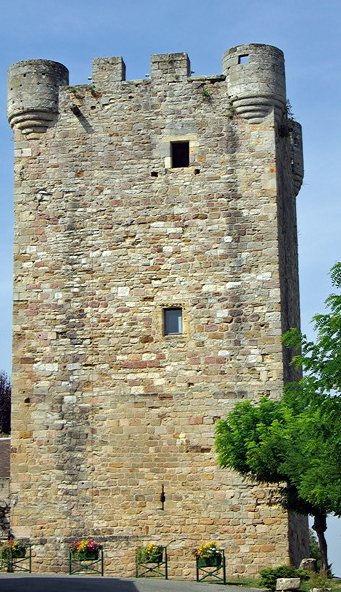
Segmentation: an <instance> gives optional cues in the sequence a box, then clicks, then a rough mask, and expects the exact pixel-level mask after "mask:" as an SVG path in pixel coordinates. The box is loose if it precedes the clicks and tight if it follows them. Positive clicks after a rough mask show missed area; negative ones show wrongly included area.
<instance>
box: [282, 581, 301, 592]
mask: <svg viewBox="0 0 341 592" xmlns="http://www.w3.org/2000/svg"><path fill="white" fill-rule="evenodd" d="M300 585H301V578H278V579H277V580H276V590H299V587H300Z"/></svg>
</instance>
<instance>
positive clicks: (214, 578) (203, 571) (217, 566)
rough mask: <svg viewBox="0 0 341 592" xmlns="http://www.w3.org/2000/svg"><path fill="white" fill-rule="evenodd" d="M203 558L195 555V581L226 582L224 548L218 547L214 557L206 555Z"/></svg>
mask: <svg viewBox="0 0 341 592" xmlns="http://www.w3.org/2000/svg"><path fill="white" fill-rule="evenodd" d="M205 559H206V560H205ZM205 559H199V558H198V557H197V561H196V563H197V565H196V571H197V582H203V581H207V582H222V583H223V584H226V564H225V553H224V550H223V549H218V554H217V556H216V558H215V559H214V557H207V558H205Z"/></svg>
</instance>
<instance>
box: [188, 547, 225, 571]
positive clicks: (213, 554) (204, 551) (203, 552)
mask: <svg viewBox="0 0 341 592" xmlns="http://www.w3.org/2000/svg"><path fill="white" fill-rule="evenodd" d="M194 555H195V557H196V560H197V566H198V567H219V565H221V561H222V555H221V551H220V550H219V549H218V547H217V544H216V543H215V542H214V541H210V542H209V543H203V544H202V545H200V547H198V548H197V549H195V550H194Z"/></svg>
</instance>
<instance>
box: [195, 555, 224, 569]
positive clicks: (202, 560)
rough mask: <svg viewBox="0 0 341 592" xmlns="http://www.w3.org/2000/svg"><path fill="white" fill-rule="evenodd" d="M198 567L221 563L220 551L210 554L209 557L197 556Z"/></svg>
mask: <svg viewBox="0 0 341 592" xmlns="http://www.w3.org/2000/svg"><path fill="white" fill-rule="evenodd" d="M197 562H198V567H218V566H219V565H221V553H216V555H211V557H198V559H197Z"/></svg>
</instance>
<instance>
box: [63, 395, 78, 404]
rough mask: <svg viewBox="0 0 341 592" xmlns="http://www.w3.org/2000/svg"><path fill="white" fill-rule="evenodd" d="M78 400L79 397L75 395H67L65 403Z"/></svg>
mask: <svg viewBox="0 0 341 592" xmlns="http://www.w3.org/2000/svg"><path fill="white" fill-rule="evenodd" d="M76 402H77V397H76V396H75V395H65V397H64V403H66V404H68V405H69V404H71V403H72V404H73V403H76Z"/></svg>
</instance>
